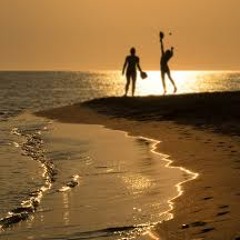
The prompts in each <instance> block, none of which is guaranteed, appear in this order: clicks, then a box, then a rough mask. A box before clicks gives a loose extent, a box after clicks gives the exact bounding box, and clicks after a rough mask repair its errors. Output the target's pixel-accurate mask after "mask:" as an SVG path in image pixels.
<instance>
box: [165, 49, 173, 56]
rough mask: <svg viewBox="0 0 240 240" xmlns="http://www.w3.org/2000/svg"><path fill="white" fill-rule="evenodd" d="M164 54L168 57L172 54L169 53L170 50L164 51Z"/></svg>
mask: <svg viewBox="0 0 240 240" xmlns="http://www.w3.org/2000/svg"><path fill="white" fill-rule="evenodd" d="M165 54H166V56H168V57H170V56H171V55H172V52H171V50H169V49H168V50H166V53H165Z"/></svg>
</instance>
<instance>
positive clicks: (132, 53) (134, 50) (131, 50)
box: [130, 47, 136, 55]
mask: <svg viewBox="0 0 240 240" xmlns="http://www.w3.org/2000/svg"><path fill="white" fill-rule="evenodd" d="M130 53H131V55H135V53H136V49H135V48H134V47H132V48H131V49H130Z"/></svg>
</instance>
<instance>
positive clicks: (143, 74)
mask: <svg viewBox="0 0 240 240" xmlns="http://www.w3.org/2000/svg"><path fill="white" fill-rule="evenodd" d="M140 76H141V78H142V79H146V78H147V77H148V75H147V73H146V72H141V73H140Z"/></svg>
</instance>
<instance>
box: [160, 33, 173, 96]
mask: <svg viewBox="0 0 240 240" xmlns="http://www.w3.org/2000/svg"><path fill="white" fill-rule="evenodd" d="M159 37H160V45H161V54H162V56H161V60H160V67H161V78H162V84H163V91H164V94H165V93H166V92H167V90H166V83H165V75H166V74H167V76H168V78H169V80H170V81H171V83H172V85H173V87H174V93H175V92H176V91H177V87H176V84H175V82H174V80H173V79H172V77H171V73H170V68H169V66H168V62H169V60H170V59H171V58H172V57H173V47H171V49H167V50H166V51H165V50H164V45H163V38H164V33H163V32H160V34H159Z"/></svg>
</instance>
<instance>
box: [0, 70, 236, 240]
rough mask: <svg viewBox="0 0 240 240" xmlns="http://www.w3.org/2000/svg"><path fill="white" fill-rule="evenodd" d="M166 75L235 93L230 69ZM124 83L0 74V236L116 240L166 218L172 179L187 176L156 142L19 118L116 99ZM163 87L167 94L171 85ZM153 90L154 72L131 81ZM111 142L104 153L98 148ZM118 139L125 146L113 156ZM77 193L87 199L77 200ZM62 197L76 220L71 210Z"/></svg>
mask: <svg viewBox="0 0 240 240" xmlns="http://www.w3.org/2000/svg"><path fill="white" fill-rule="evenodd" d="M173 78H174V79H175V81H176V84H177V86H178V92H177V94H182V93H192V92H208V91H236V90H240V73H238V72H222V71H221V72H219V71H218V72H196V71H189V72H184V71H176V72H173ZM124 84H125V79H124V77H123V76H121V74H120V72H118V71H105V72H0V120H1V122H0V156H1V157H0V172H1V174H0V206H1V207H0V225H1V226H2V231H1V232H0V238H1V239H120V235H121V234H123V233H125V235H124V238H125V239H135V238H134V236H135V235H136V233H135V232H136V231H140V230H141V229H143V226H144V227H149V226H152V225H153V224H155V223H156V222H159V221H161V220H164V219H168V218H169V217H170V216H169V215H168V214H163V213H164V212H165V211H166V208H167V207H168V208H169V206H167V205H168V203H167V201H168V200H169V198H171V197H174V196H175V195H176V194H177V191H176V186H175V185H176V184H177V183H178V182H180V181H185V180H186V178H189V176H186V172H184V171H180V170H179V169H167V168H166V167H164V165H165V164H166V162H164V161H163V160H164V158H165V156H164V155H161V154H160V155H157V154H154V153H152V149H151V146H152V145H153V144H154V142H152V141H150V140H146V139H142V138H130V137H127V136H126V133H122V132H115V131H110V130H106V129H104V128H103V127H101V126H85V125H80V126H78V127H80V128H81V129H79V132H81V134H79V135H78V137H77V138H74V137H73V134H72V135H69V136H66V135H65V136H64V137H63V135H62V134H60V133H59V134H58V131H57V130H56V128H57V127H59V128H61V124H59V125H54V123H53V122H52V121H49V120H47V119H41V118H34V117H29V116H27V114H28V113H34V112H36V111H39V110H43V109H51V108H54V107H59V106H64V105H69V104H72V103H76V102H82V101H86V100H90V99H93V98H98V97H105V96H122V95H123V93H124ZM167 87H168V94H172V91H173V89H172V86H171V85H169V84H168V85H167ZM161 94H162V86H161V81H160V75H159V72H158V71H149V72H148V78H147V79H145V80H141V79H139V80H138V82H137V89H136V95H137V96H146V95H161ZM63 127H67V126H66V125H65V126H63ZM69 131H70V130H69ZM90 133H91V134H90ZM89 134H90V135H91V137H90V135H89ZM96 136H97V137H96ZM103 139H105V140H104V141H103ZM113 139H115V140H116V142H114V141H113ZM118 141H120V142H118ZM110 143H111V144H112V151H113V152H112V155H111V154H109V152H106V151H104V149H107V146H109V144H110ZM104 144H105V145H104ZM120 144H122V145H124V144H125V145H126V146H128V147H126V148H125V149H128V150H126V151H124V153H125V154H126V155H125V156H122V157H121V159H118V158H116V157H115V156H116V152H118V151H119V149H118V146H119V145H120ZM114 148H116V150H115V151H116V152H114ZM99 156H101V157H99ZM103 156H104V157H103ZM110 156H111V157H110ZM113 159H114V160H113ZM122 159H128V160H129V159H131V161H130V162H129V161H126V160H125V161H122ZM149 162H151V163H152V164H149ZM140 163H141V165H140V166H139V164H140ZM156 165H157V166H158V167H156ZM131 169H136V171H130V170H131ZM156 169H159V170H157V171H156ZM164 171H170V172H168V173H164ZM130 173H131V174H130ZM159 175H160V176H164V177H163V178H159ZM166 176H168V178H166ZM119 179H121V181H120V180H119ZM81 182H83V183H84V184H82V185H81ZM85 182H86V183H85ZM110 183H112V184H110ZM93 186H94V190H92V187H93ZM101 186H107V191H106V187H105V188H104V187H103V188H101ZM116 186H117V187H118V188H117V190H116ZM170 186H171V187H172V189H173V190H171V191H169V188H170ZM69 189H73V191H72V192H73V193H71V197H70V195H69ZM146 189H148V190H149V189H151V191H150V190H149V191H147V190H146ZM74 191H75V194H74ZM66 192H67V193H68V194H65V193H66ZM126 193H127V194H126ZM104 194H105V195H104ZM79 195H81V196H85V197H84V198H81V199H78V197H77V196H79ZM106 196H108V198H107V199H106ZM60 198H61V201H60V200H59V199H60ZM58 200H59V201H60V202H61V204H60V203H59V204H58ZM146 201H147V203H148V204H144V203H146ZM70 202H72V204H74V206H75V205H76V209H77V211H78V212H79V214H82V216H84V217H82V218H81V217H79V218H76V217H72V218H70V217H69V216H70V215H71V213H70V212H69V211H68V210H69V209H72V208H70V207H69V204H70ZM54 205H56V209H58V211H57V210H54V207H53V206H54ZM99 206H101V207H99ZM104 206H105V207H104ZM106 206H108V207H106ZM110 206H111V207H110ZM61 208H63V209H65V210H64V211H62V215H61V216H59V221H50V220H47V219H54V218H55V217H56V216H58V214H60V212H61ZM106 209H107V210H106ZM120 213H122V214H120ZM43 216H44V217H43ZM51 216H52V217H51ZM96 216H98V217H96ZM102 216H104V217H103V218H102ZM52 222H54V223H52ZM135 226H138V227H137V228H135ZM136 229H137V230H136ZM129 232H131V233H132V234H130V235H129ZM120 233H121V234H120Z"/></svg>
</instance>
